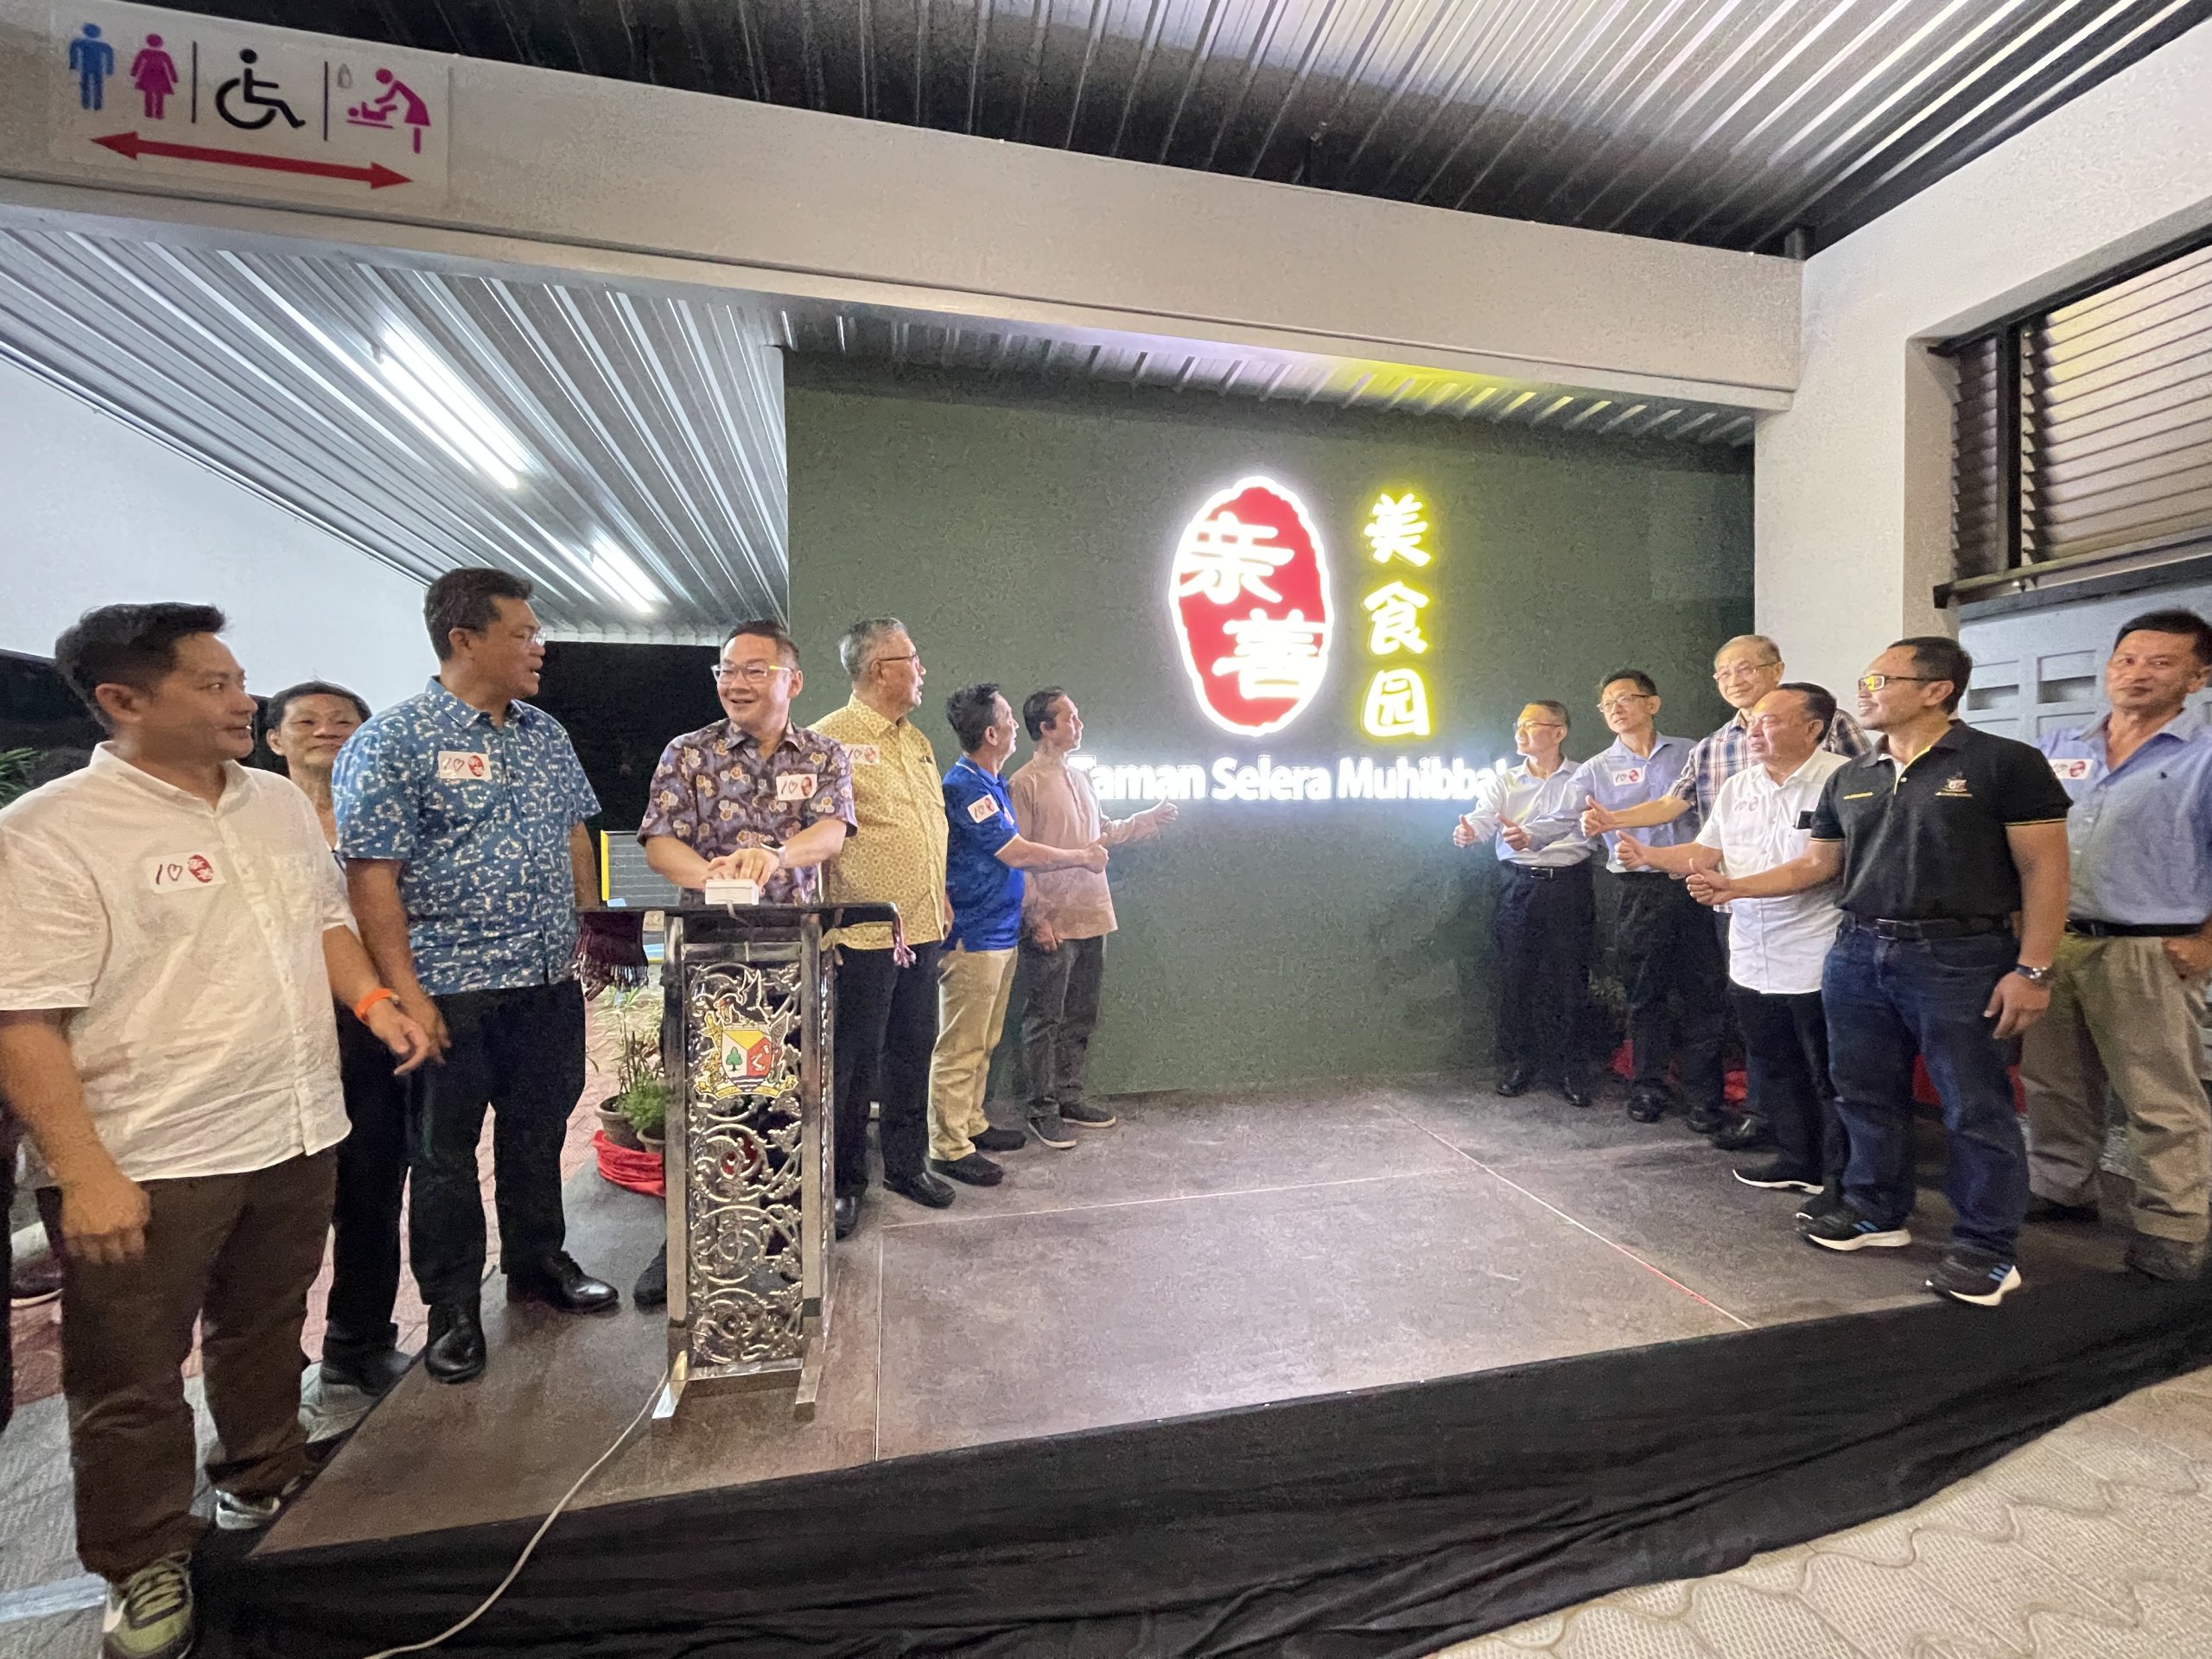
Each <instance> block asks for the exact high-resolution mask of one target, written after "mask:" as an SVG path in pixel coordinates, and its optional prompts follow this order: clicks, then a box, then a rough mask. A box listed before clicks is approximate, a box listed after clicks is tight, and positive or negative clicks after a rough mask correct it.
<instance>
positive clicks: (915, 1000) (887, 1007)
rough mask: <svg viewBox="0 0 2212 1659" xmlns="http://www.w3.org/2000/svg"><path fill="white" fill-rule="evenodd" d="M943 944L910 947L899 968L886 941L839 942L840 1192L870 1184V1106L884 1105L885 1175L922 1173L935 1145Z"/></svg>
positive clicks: (850, 1194)
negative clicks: (933, 1079)
mask: <svg viewBox="0 0 2212 1659" xmlns="http://www.w3.org/2000/svg"><path fill="white" fill-rule="evenodd" d="M942 948H943V947H942V946H939V945H936V944H918V945H916V946H914V947H913V951H914V965H913V966H912V967H911V968H901V967H900V966H899V964H898V963H895V962H893V960H892V959H891V951H890V949H889V947H886V948H885V949H883V950H855V949H853V947H852V946H850V945H849V944H841V945H839V946H838V947H837V1052H836V1066H837V1098H836V1110H837V1196H838V1197H839V1198H856V1197H858V1196H859V1195H860V1194H861V1193H862V1192H866V1191H868V1103H869V1102H870V1101H874V1102H875V1103H876V1104H877V1105H878V1106H880V1108H881V1111H880V1113H879V1115H878V1116H877V1120H876V1126H875V1127H876V1139H877V1141H878V1143H879V1144H880V1146H881V1147H882V1150H883V1176H884V1179H886V1180H891V1181H911V1180H912V1179H914V1178H915V1177H916V1176H918V1175H919V1174H921V1173H923V1169H924V1162H923V1160H925V1158H927V1157H928V1155H929V1145H930V1124H929V1106H930V1052H931V1050H932V1049H934V1048H935V1047H936V1046H937V963H938V954H939V952H940V950H942Z"/></svg>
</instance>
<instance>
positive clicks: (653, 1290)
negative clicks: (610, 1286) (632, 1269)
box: [630, 1244, 668, 1308]
mask: <svg viewBox="0 0 2212 1659" xmlns="http://www.w3.org/2000/svg"><path fill="white" fill-rule="evenodd" d="M630 1306H632V1307H645V1308H653V1307H666V1306H668V1246H667V1245H665V1244H664V1245H662V1246H661V1247H660V1249H658V1250H655V1251H654V1252H653V1259H652V1262H649V1263H647V1264H646V1267H645V1271H644V1272H643V1273H641V1274H639V1275H638V1282H637V1283H636V1284H634V1285H632V1286H631V1287H630Z"/></svg>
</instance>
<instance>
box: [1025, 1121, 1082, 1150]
mask: <svg viewBox="0 0 2212 1659" xmlns="http://www.w3.org/2000/svg"><path fill="white" fill-rule="evenodd" d="M1029 1133H1030V1134H1032V1135H1035V1136H1036V1137H1037V1138H1038V1139H1039V1141H1043V1142H1044V1143H1045V1144H1046V1146H1048V1147H1052V1148H1053V1149H1054V1150H1055V1151H1057V1152H1065V1151H1066V1150H1067V1149H1068V1148H1069V1147H1071V1146H1073V1145H1075V1132H1074V1131H1073V1130H1071V1128H1068V1126H1067V1125H1066V1124H1065V1123H1064V1122H1061V1121H1060V1115H1059V1114H1058V1112H1046V1113H1044V1114H1042V1115H1041V1116H1033V1117H1032V1118H1031V1119H1030V1120H1029Z"/></svg>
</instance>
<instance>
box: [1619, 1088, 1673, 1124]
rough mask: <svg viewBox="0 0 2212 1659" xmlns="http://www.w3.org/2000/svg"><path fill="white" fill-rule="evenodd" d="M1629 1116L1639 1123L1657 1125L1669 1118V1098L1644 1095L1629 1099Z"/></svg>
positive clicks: (1634, 1095)
mask: <svg viewBox="0 0 2212 1659" xmlns="http://www.w3.org/2000/svg"><path fill="white" fill-rule="evenodd" d="M1628 1115H1629V1116H1630V1117H1632V1118H1634V1119H1635V1120H1636V1121H1637V1122H1639V1123H1656V1122H1658V1121H1659V1120H1660V1119H1661V1118H1662V1117H1664V1116H1667V1096H1664V1095H1659V1094H1652V1093H1649V1092H1646V1093H1643V1094H1632V1095H1630V1096H1629V1097H1628Z"/></svg>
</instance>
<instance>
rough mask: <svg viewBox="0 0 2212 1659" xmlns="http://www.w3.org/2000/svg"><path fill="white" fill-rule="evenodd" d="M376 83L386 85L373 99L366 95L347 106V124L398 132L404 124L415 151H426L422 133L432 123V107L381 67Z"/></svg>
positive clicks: (418, 152) (419, 152)
mask: <svg viewBox="0 0 2212 1659" xmlns="http://www.w3.org/2000/svg"><path fill="white" fill-rule="evenodd" d="M376 79H377V84H378V86H382V87H383V88H384V91H382V92H379V93H378V94H377V95H376V96H375V97H374V98H365V99H362V100H361V101H360V102H359V104H349V105H346V122H347V124H350V125H353V126H356V127H375V128H377V129H378V130H380V131H384V132H397V131H398V130H400V128H402V127H404V128H405V129H407V130H408V131H409V133H410V135H411V136H412V137H413V138H414V141H415V153H416V155H417V156H420V155H421V154H422V153H423V131H424V130H426V129H427V128H428V127H429V124H430V106H429V105H428V104H425V103H424V102H423V100H422V99H421V98H419V97H418V96H416V92H415V89H414V88H413V87H411V86H409V85H408V84H407V83H406V82H405V81H404V80H402V79H400V78H399V77H398V76H397V75H395V74H393V73H391V70H389V69H379V70H378V71H377V73H376Z"/></svg>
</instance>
